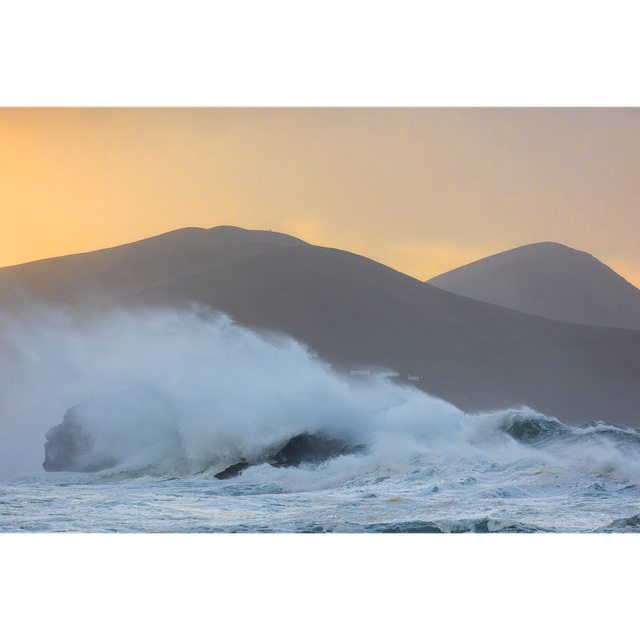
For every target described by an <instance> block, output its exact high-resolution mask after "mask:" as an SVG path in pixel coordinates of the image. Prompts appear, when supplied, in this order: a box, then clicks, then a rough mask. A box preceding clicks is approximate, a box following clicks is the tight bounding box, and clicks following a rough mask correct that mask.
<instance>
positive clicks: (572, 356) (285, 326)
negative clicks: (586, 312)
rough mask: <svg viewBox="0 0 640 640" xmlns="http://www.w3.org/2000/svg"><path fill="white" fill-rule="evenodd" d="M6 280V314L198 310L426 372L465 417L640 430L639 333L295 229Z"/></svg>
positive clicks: (211, 237)
mask: <svg viewBox="0 0 640 640" xmlns="http://www.w3.org/2000/svg"><path fill="white" fill-rule="evenodd" d="M0 282H3V283H4V294H5V297H4V299H3V300H2V301H1V303H0V310H1V311H3V312H4V311H7V310H10V309H11V305H15V304H17V303H16V300H18V301H20V300H23V298H21V297H20V296H19V295H16V294H15V291H16V289H15V283H18V284H19V286H20V287H21V289H19V290H20V291H27V293H28V296H32V297H36V296H39V295H41V296H42V298H44V299H45V300H49V301H54V302H56V303H59V302H64V303H65V304H66V305H67V306H68V308H70V309H74V308H76V309H79V310H82V311H83V312H84V311H86V310H89V311H90V312H92V313H93V312H97V313H99V312H100V310H101V309H103V308H105V306H109V305H116V306H126V307H130V308H135V307H137V306H139V305H149V304H154V305H157V304H160V305H170V306H180V305H183V304H190V302H191V301H198V302H201V303H204V304H206V305H209V306H211V307H213V308H215V309H219V310H221V311H223V312H225V313H227V314H229V315H231V316H232V317H233V318H235V319H236V320H237V321H238V322H239V323H242V324H245V325H247V326H249V327H252V328H255V329H258V330H267V331H270V332H274V331H275V332H282V333H286V334H289V335H291V336H293V337H294V338H297V339H298V340H301V341H302V342H304V343H306V344H308V345H309V347H310V348H311V349H313V350H315V351H317V353H318V354H319V355H320V357H322V358H323V359H325V360H327V361H328V362H330V363H332V364H333V365H334V366H335V367H336V368H337V369H342V370H345V371H347V372H348V371H349V369H350V368H351V367H358V368H366V369H371V370H372V371H374V370H375V368H376V367H380V368H384V369H388V368H391V369H393V370H395V371H397V372H399V373H400V377H399V378H398V380H400V381H404V383H405V384H406V383H408V380H407V377H408V375H409V374H411V375H412V376H417V377H418V380H417V381H415V384H416V385H417V386H419V387H420V388H421V389H423V390H425V391H427V392H429V393H432V394H434V395H437V396H439V397H442V398H444V399H446V400H448V401H450V402H452V403H454V404H456V405H457V406H459V407H460V408H462V409H463V410H465V411H486V410H496V409H503V408H508V407H512V406H516V405H519V404H524V405H528V406H531V407H533V408H534V409H536V410H538V411H541V412H544V413H547V414H548V415H553V416H556V417H558V418H559V419H560V420H562V421H564V422H566V423H569V424H573V423H581V422H583V421H585V420H606V421H610V422H614V423H617V424H621V425H627V426H636V427H640V394H638V393H637V389H638V388H640V331H633V330H625V329H612V328H607V327H597V326H587V325H584V324H582V325H577V324H571V323H568V322H560V321H555V320H549V319H545V318H542V317H538V316H533V315H529V314H525V313H522V312H520V311H514V310H511V309H506V308H504V307H501V306H497V305H494V304H489V303H485V302H480V301H477V300H473V299H471V298H467V297H463V296H460V295H457V294H454V293H450V292H448V291H444V290H442V289H439V288H437V287H433V286H430V285H428V284H425V283H422V282H420V281H418V280H415V279H414V278H411V277H409V276H407V275H404V274H402V273H399V272H397V271H394V270H393V269H390V268H389V267H386V266H384V265H382V264H379V263H376V262H374V261H372V260H369V259H367V258H364V257H362V256H358V255H355V254H351V253H348V252H346V251H339V250H337V249H329V248H324V247H317V246H313V245H308V244H306V243H304V242H302V241H300V240H297V239H295V238H291V237H290V236H285V235H283V234H276V233H270V232H256V231H245V230H241V229H236V228H233V227H217V228H214V229H210V230H204V229H183V230H179V231H175V232H171V233H169V234H164V235H163V236H157V237H155V238H150V239H148V240H143V241H140V242H139V243H132V244H129V245H124V246H122V247H115V248H113V249H105V250H103V251H100V252H92V253H88V254H79V255H76V256H66V257H61V258H53V259H51V260H45V261H38V262H35V263H29V264H27V265H19V266H17V267H6V268H4V269H2V270H0ZM12 284H13V285H14V288H13V289H12V288H11V286H9V285H12ZM23 302H24V304H23V305H22V307H21V308H20V309H19V310H20V311H21V312H24V313H28V312H29V309H30V305H29V304H28V301H24V300H23ZM17 306H18V307H19V306H20V305H17ZM134 317H135V316H134Z"/></svg>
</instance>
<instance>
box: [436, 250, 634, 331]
mask: <svg viewBox="0 0 640 640" xmlns="http://www.w3.org/2000/svg"><path fill="white" fill-rule="evenodd" d="M427 282H428V284H431V285H434V286H436V287H439V288H441V289H444V290H446V291H451V292H452V293H457V294H459V295H463V296H467V297H469V298H475V299H476V300H482V301H484V302H492V303H494V304H499V305H502V306H504V307H508V308H510V309H516V310H518V311H524V312H526V313H533V314H536V315H539V316H544V317H546V318H554V319H556V320H566V321H567V322H577V323H582V324H592V325H603V326H609V327H621V328H628V329H640V291H639V290H638V289H637V288H636V287H634V286H633V285H632V284H630V283H629V282H627V281H626V280H625V279H624V278H622V277H621V276H619V275H618V274H617V273H616V272H615V271H613V270H611V269H610V268H609V267H607V266H606V265H605V264H603V263H602V262H600V261H599V260H597V259H596V258H594V257H593V256H591V255H589V254H588V253H585V252H584V251H576V250H575V249H571V248H569V247H565V246H564V245H561V244H557V243H555V242H539V243H536V244H530V245H526V246H523V247H519V248H517V249H512V250H510V251H505V252H503V253H498V254H496V255H493V256H490V257H488V258H483V259H482V260H477V261H476V262H472V263H471V264H468V265H466V266H463V267H459V268H458V269H454V270H452V271H449V272H447V273H444V274H442V275H439V276H436V277H435V278H432V279H431V280H428V281H427Z"/></svg>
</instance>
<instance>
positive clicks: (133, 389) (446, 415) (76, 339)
mask: <svg viewBox="0 0 640 640" xmlns="http://www.w3.org/2000/svg"><path fill="white" fill-rule="evenodd" d="M2 328H3V342H2V346H3V349H2V353H1V355H0V357H1V358H2V365H3V366H2V373H1V374H0V375H2V380H1V382H2V403H3V409H4V410H3V413H2V417H1V420H2V423H1V425H0V434H1V435H0V437H1V438H2V440H4V443H3V444H5V446H4V447H3V450H4V451H5V452H6V456H5V457H4V459H2V460H0V462H2V465H3V467H4V469H5V470H6V469H8V470H9V471H10V472H13V473H16V472H22V471H34V470H35V468H36V466H37V467H40V465H41V463H42V444H43V443H44V441H45V433H46V432H47V431H48V430H49V428H50V427H51V426H52V425H56V424H58V423H60V419H61V416H63V415H64V414H65V413H66V412H67V410H68V409H69V408H70V407H73V408H72V409H71V410H70V411H69V413H68V414H67V416H66V418H65V419H66V424H67V427H68V429H67V433H72V432H73V429H76V430H77V431H79V430H80V429H83V435H82V437H79V438H76V439H75V440H74V444H73V446H75V447H78V450H77V451H76V452H75V453H77V456H78V469H79V470H80V469H82V470H86V471H90V470H92V469H99V468H105V467H106V466H110V465H111V464H120V465H123V464H148V463H150V462H158V463H162V464H164V465H165V467H166V468H167V469H169V467H172V468H173V471H174V472H175V471H180V472H183V473H194V472H198V471H201V470H203V469H208V468H211V467H214V468H218V469H222V468H224V467H225V466H228V465H229V464H233V463H235V462H237V461H238V460H240V459H248V460H251V459H258V458H260V456H262V455H264V452H265V451H268V450H276V449H277V448H278V447H280V446H282V445H283V444H285V443H286V442H287V441H288V440H290V439H291V438H292V437H294V436H296V435H298V434H300V433H309V434H315V433H320V432H321V433H323V434H325V435H326V436H327V437H331V438H343V439H345V440H348V441H349V442H354V443H355V442H364V441H367V442H372V441H373V440H375V441H376V442H377V444H378V445H379V446H384V445H385V443H387V444H388V443H389V441H390V439H391V438H395V439H396V440H401V439H403V438H404V439H407V438H409V439H411V438H418V439H420V440H422V441H425V442H427V441H431V442H433V443H435V442H436V441H439V442H455V441H456V440H459V439H460V438H461V433H462V422H461V421H462V418H463V414H462V412H460V411H459V410H458V409H456V408H455V407H453V406H451V405H449V404H447V403H446V402H444V401H442V400H439V399H437V398H432V397H430V396H428V395H426V394H424V393H421V392H420V391H418V390H417V389H415V388H414V387H411V386H404V387H403V386H399V385H396V384H393V383H390V382H389V381H388V380H386V379H383V378H381V379H373V380H370V381H368V382H366V383H364V382H362V381H352V380H349V379H348V378H345V377H344V376H341V375H338V374H336V373H334V372H333V371H332V370H331V367H330V366H329V365H327V364H326V363H324V362H322V361H320V360H319V359H318V358H317V357H315V355H314V354H313V353H311V352H310V351H309V350H308V349H307V348H306V347H305V346H304V345H301V344H300V343H298V342H295V341H294V340H292V339H290V338H288V337H286V336H282V335H275V334H263V335H258V334H257V333H256V332H253V331H250V330H248V329H246V328H243V327H241V326H239V325H237V324H235V323H234V322H232V321H231V320H230V319H229V318H228V317H226V316H224V315H221V314H217V313H215V312H213V311H211V310H209V309H206V308H202V307H198V306H194V307H193V308H192V309H191V310H190V311H186V312H184V311H174V310H159V309H147V310H138V311H136V312H132V311H124V310H120V311H112V312H110V313H108V314H104V315H101V316H100V317H93V318H90V319H86V318H84V319H82V318H74V317H70V316H68V315H65V314H62V313H59V312H56V313H52V312H51V311H49V310H47V313H46V315H45V314H41V315H40V316H39V317H38V318H35V317H31V319H30V320H29V321H28V322H25V321H22V322H17V321H9V320H8V319H6V318H5V319H4V322H3V325H2ZM60 424H61V425H62V423H60ZM52 431H53V433H50V435H51V436H54V435H55V430H52ZM36 452H37V453H36ZM36 456H37V457H36ZM37 458H39V460H37ZM36 460H37V462H36Z"/></svg>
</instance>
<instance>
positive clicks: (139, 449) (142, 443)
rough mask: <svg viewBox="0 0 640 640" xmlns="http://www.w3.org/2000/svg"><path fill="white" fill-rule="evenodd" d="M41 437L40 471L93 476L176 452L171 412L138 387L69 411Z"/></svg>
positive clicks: (158, 396)
mask: <svg viewBox="0 0 640 640" xmlns="http://www.w3.org/2000/svg"><path fill="white" fill-rule="evenodd" d="M45 437H46V440H47V441H46V442H45V445H44V453H45V459H44V463H43V465H42V466H43V467H44V469H45V471H80V472H95V471H101V470H103V469H109V468H111V467H114V466H115V465H117V464H119V463H121V462H123V461H125V460H134V461H136V462H138V463H141V464H143V463H144V462H151V461H155V460H158V459H160V458H163V457H165V458H167V457H169V458H172V457H173V458H176V457H179V456H180V455H181V452H182V438H181V435H180V433H179V432H178V430H177V427H176V416H175V413H174V410H173V407H172V406H171V404H170V403H169V402H168V400H167V399H166V398H165V397H163V396H162V395H161V394H159V393H158V392H156V391H154V390H152V389H148V388H144V387H136V388H133V389H128V390H126V391H122V392H120V393H114V394H111V395H108V396H104V397H101V398H92V399H91V400H88V401H87V402H83V403H81V404H78V405H76V406H74V407H72V408H71V409H69V410H68V411H67V412H66V413H65V415H64V417H63V420H62V422H61V423H60V424H58V425H56V426H55V427H52V428H51V429H49V431H47V433H46V435H45Z"/></svg>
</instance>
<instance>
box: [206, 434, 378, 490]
mask: <svg viewBox="0 0 640 640" xmlns="http://www.w3.org/2000/svg"><path fill="white" fill-rule="evenodd" d="M365 449H366V447H365V445H362V444H359V445H353V444H350V443H348V442H347V441H346V440H341V439H339V438H331V437H329V436H327V435H325V434H314V433H301V434H299V435H297V436H294V437H293V438H291V439H290V440H289V441H288V442H287V444H285V445H284V447H282V449H280V450H279V451H278V452H277V453H276V454H275V456H273V457H271V458H265V459H262V460H258V461H256V462H254V463H253V464H251V463H249V462H247V461H244V460H243V461H240V462H238V463H237V464H232V465H231V466H230V467H227V468H226V469H225V470H224V471H221V472H220V473H217V474H216V475H215V476H214V477H215V478H217V479H218V480H228V479H229V478H235V477H236V476H239V475H240V474H241V473H242V472H243V471H244V470H245V469H247V468H248V467H250V466H254V465H256V464H264V463H268V464H270V465H271V466H273V467H299V466H300V465H301V464H320V463H322V462H326V461H327V460H331V459H332V458H337V457H339V456H348V455H352V454H356V453H363V452H364V451H365Z"/></svg>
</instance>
